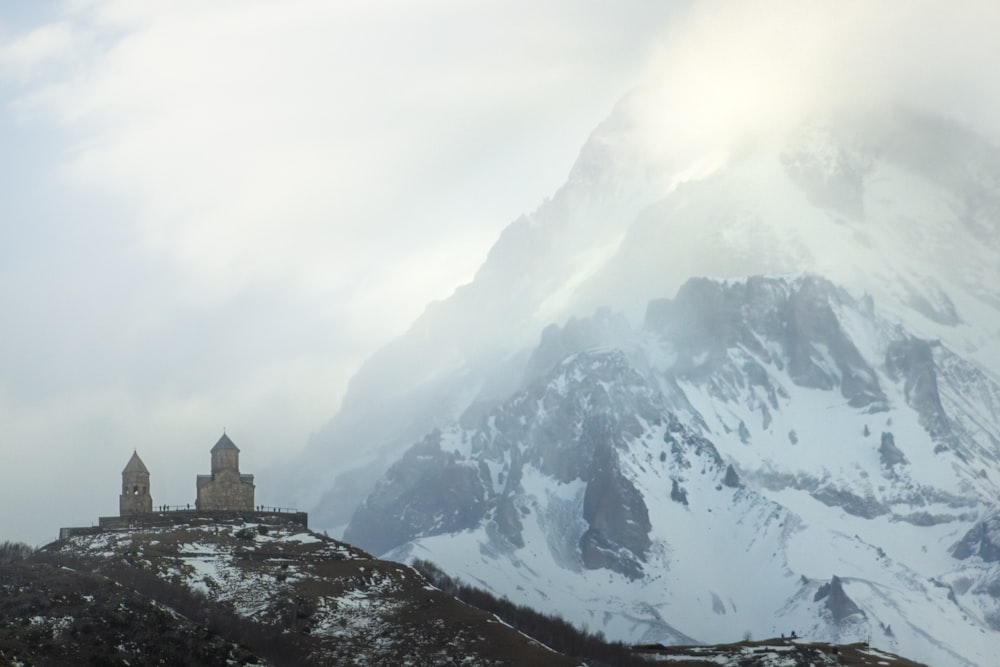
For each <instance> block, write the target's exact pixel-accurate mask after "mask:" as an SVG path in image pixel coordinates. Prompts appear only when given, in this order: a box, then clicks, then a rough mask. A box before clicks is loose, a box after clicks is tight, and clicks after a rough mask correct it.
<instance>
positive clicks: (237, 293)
mask: <svg viewBox="0 0 1000 667" xmlns="http://www.w3.org/2000/svg"><path fill="white" fill-rule="evenodd" d="M680 4H681V3H679V2H674V3H670V2H662V1H656V0H626V1H621V0H619V1H616V2H613V3H611V2H607V3H597V2H577V1H575V0H560V1H556V2H546V3H537V2H528V1H523V0H504V1H503V2H466V1H465V0H423V1H421V2H410V1H404V0H366V1H365V2H341V1H334V2H331V1H329V0H280V1H270V0H234V1H226V0H216V1H213V2H208V1H204V0H191V1H185V0H162V1H155V0H144V1H143V2H134V1H132V0H70V1H67V2H31V3H25V2H20V1H19V0H0V206H2V208H0V231H2V237H0V312H2V318H3V319H2V322H3V328H2V331H3V336H2V345H0V425H2V426H0V457H2V458H0V505H2V507H3V512H2V516H0V539H22V540H27V541H29V542H32V543H39V542H44V541H46V540H48V539H49V538H51V537H54V536H55V534H56V532H57V529H58V528H59V526H60V525H79V524H83V525H89V523H90V522H91V521H93V520H95V519H96V517H97V515H98V514H109V513H110V514H114V513H117V502H118V500H117V493H118V485H119V483H120V471H121V468H122V467H123V466H124V464H125V463H126V462H127V460H128V457H129V456H130V455H131V453H132V449H133V448H137V449H138V450H139V452H140V455H141V456H142V457H143V459H144V460H145V462H146V463H147V465H148V466H149V467H150V469H151V471H152V473H153V478H152V490H153V494H154V501H155V502H157V503H186V502H191V501H193V499H194V476H195V474H197V473H204V472H207V468H208V463H209V458H208V449H209V448H210V447H211V446H212V445H213V444H214V442H215V440H216V439H217V438H218V437H219V435H220V434H221V432H222V429H223V427H226V428H227V429H228V433H229V434H230V435H231V436H232V438H233V439H234V440H235V441H236V443H237V444H238V445H239V446H240V447H241V448H242V449H243V458H242V463H243V466H242V467H243V468H244V470H245V471H248V472H258V473H259V472H260V471H261V470H262V469H266V468H267V466H269V465H271V463H273V462H274V461H275V460H276V459H277V458H278V457H279V456H281V455H283V454H286V453H289V452H295V451H298V450H300V449H301V448H302V447H303V446H304V445H305V444H306V442H307V440H308V437H309V435H310V433H311V432H313V431H315V430H317V429H318V428H319V427H320V426H321V425H322V424H323V423H324V422H325V421H326V420H327V419H329V418H330V417H331V416H332V415H333V414H334V412H335V410H336V408H337V405H338V402H339V400H340V397H341V395H342V393H343V391H344V388H345V386H346V383H347V380H348V379H349V377H350V375H351V373H352V371H353V370H354V369H355V368H356V367H357V366H358V365H359V363H360V362H361V361H362V360H363V359H364V358H365V357H366V356H367V355H368V354H370V353H371V352H372V351H374V350H375V349H376V348H377V347H378V346H380V345H382V344H384V343H385V342H386V341H387V340H389V339H390V338H391V337H393V336H395V335H398V334H399V333H401V332H402V331H404V330H405V328H406V327H407V325H408V324H409V323H410V322H411V321H412V320H413V319H414V318H415V317H416V315H417V314H418V313H419V312H420V311H421V310H422V309H423V307H424V306H425V305H426V304H427V302H428V301H430V300H432V299H435V298H442V297H445V296H447V295H448V294H450V293H451V291H452V290H453V289H454V288H455V287H456V286H457V285H459V284H461V283H463V282H466V281H468V280H469V279H470V278H471V276H472V274H473V273H474V271H475V269H476V268H477V267H478V265H479V263H480V262H481V261H482V259H483V258H484V257H485V255H486V252H487V250H488V249H489V246H490V244H491V243H492V241H493V240H494V239H495V238H496V236H497V234H498V233H499V231H500V229H501V228H502V227H503V226H504V225H505V224H507V223H509V222H510V221H511V220H513V219H514V218H516V217H517V216H518V215H520V214H521V213H523V212H526V211H530V210H532V209H534V208H535V207H536V206H537V205H538V204H539V203H540V202H541V201H542V199H543V198H544V197H546V196H549V195H551V194H552V193H553V192H554V191H555V190H556V188H557V187H558V186H559V185H560V184H561V183H562V181H563V180H564V178H565V176H566V174H567V173H568V171H569V168H570V166H571V165H572V162H573V160H574V158H575V156H576V154H577V152H578V151H579V149H580V147H581V145H582V144H583V142H584V141H585V139H586V137H587V135H588V134H589V132H590V131H591V130H592V129H593V128H594V126H596V124H597V123H598V122H600V120H602V118H603V117H604V116H606V115H607V113H608V112H609V111H610V109H611V107H612V106H613V104H614V103H615V101H616V100H617V99H618V98H619V97H620V96H622V95H623V94H624V93H625V92H626V91H627V90H628V89H629V88H630V87H631V86H633V85H635V84H636V83H637V77H638V75H639V71H640V69H641V67H642V66H643V63H645V62H647V61H648V59H649V57H650V53H651V50H652V48H653V43H654V41H655V39H656V37H657V35H658V34H660V33H661V32H662V30H663V27H664V25H666V24H667V23H668V16H669V15H670V13H671V11H673V8H674V7H675V6H679V5H680ZM268 495H269V494H268V489H267V486H266V480H264V479H260V478H259V479H258V497H259V499H260V500H263V501H265V502H266V501H267V500H268ZM12 508H32V509H31V511H30V512H12V511H10V510H11V509H12Z"/></svg>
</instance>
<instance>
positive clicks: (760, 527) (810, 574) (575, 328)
mask: <svg viewBox="0 0 1000 667" xmlns="http://www.w3.org/2000/svg"><path fill="white" fill-rule="evenodd" d="M613 321H616V318H615V317H614V316H612V315H610V314H609V313H608V312H606V311H602V312H599V313H597V314H596V315H595V316H594V318H593V320H589V321H588V320H575V321H574V322H573V323H572V324H571V325H570V326H569V327H568V331H561V330H558V329H550V330H548V331H546V333H545V335H544V336H543V338H542V341H541V343H540V345H539V347H538V349H536V350H535V351H534V352H533V354H532V355H531V357H530V358H532V359H534V360H536V363H535V364H534V366H533V368H534V370H533V371H532V372H529V373H527V374H526V379H525V383H526V384H525V386H524V388H523V389H521V390H520V391H518V392H516V393H515V394H514V395H513V396H512V397H511V398H510V399H509V400H507V401H504V402H502V403H500V404H499V405H497V406H495V407H493V408H489V409H483V408H482V407H480V406H477V407H475V408H473V409H471V410H469V411H468V412H467V413H466V414H465V415H464V416H463V417H462V419H460V420H458V421H457V422H456V423H455V424H453V425H452V426H450V427H448V428H444V429H441V430H439V431H436V432H435V433H433V434H432V435H431V436H428V437H427V438H424V439H423V440H422V441H421V442H419V443H418V444H417V445H414V446H413V447H412V448H411V449H410V450H409V451H407V453H406V454H405V455H404V456H403V457H402V458H401V459H400V460H399V461H398V462H397V463H395V464H394V465H393V466H392V467H391V468H390V470H389V472H388V473H387V475H386V477H385V478H384V479H383V480H382V481H381V482H380V483H379V484H378V486H377V487H376V489H375V491H374V492H373V493H372V494H370V495H369V497H368V498H367V499H366V501H365V502H364V503H363V504H362V505H361V507H360V508H359V509H358V510H357V511H356V513H355V515H354V518H353V520H352V522H351V524H350V526H349V528H348V530H347V536H348V537H349V539H353V540H358V541H359V542H360V543H361V544H368V545H375V546H376V547H377V548H378V549H379V550H389V552H390V553H391V554H392V555H394V557H399V558H405V557H409V556H411V555H412V556H420V557H423V558H428V557H429V558H431V559H433V560H438V561H440V562H441V563H442V565H444V566H445V567H447V568H448V569H450V570H452V571H454V572H456V573H464V576H466V577H468V578H469V579H470V580H473V581H476V582H479V583H481V584H486V585H488V586H490V587H491V588H493V589H494V590H495V591H496V592H498V593H502V594H506V595H512V596H518V595H519V596H521V597H523V598H526V599H527V600H528V601H530V603H531V604H537V605H539V606H541V607H542V608H546V609H550V610H551V611H553V612H556V613H566V614H569V615H570V617H571V618H573V619H574V620H576V621H577V622H579V623H581V624H587V625H588V626H589V625H592V624H594V623H597V624H598V625H599V626H600V627H602V628H604V629H605V631H606V632H608V633H609V634H612V636H618V637H621V638H624V639H628V640H633V641H640V640H641V641H646V640H651V639H655V640H656V641H683V640H686V639H691V638H695V639H699V640H705V641H719V640H721V639H722V638H724V637H726V634H725V632H726V630H725V628H729V630H728V632H729V633H730V635H729V636H730V637H731V636H738V635H739V633H740V632H742V631H743V630H746V628H747V627H750V628H752V629H753V630H754V632H755V633H761V634H764V635H766V634H772V633H774V634H776V632H775V631H776V630H779V629H780V627H781V625H786V626H788V627H796V628H800V629H803V630H804V629H806V628H808V629H809V631H810V632H811V633H813V635H815V636H816V637H817V638H820V639H825V640H830V641H845V640H849V639H851V638H852V637H854V636H855V635H858V636H860V635H859V634H858V633H862V634H863V633H865V632H867V629H866V628H867V627H868V626H869V625H870V624H872V623H875V622H877V623H881V624H883V625H884V626H886V627H892V628H893V634H892V635H891V636H890V635H888V634H886V635H884V636H883V638H882V639H881V640H880V641H881V642H882V643H884V644H886V646H887V647H890V648H891V647H895V648H898V647H899V646H901V645H903V644H904V642H908V644H907V645H908V646H913V647H914V648H913V651H914V655H917V656H918V657H921V656H922V659H924V660H928V661H929V662H931V663H933V664H963V661H964V660H971V661H972V662H974V663H975V662H981V658H977V657H976V656H977V655H979V656H982V655H985V653H984V652H985V651H986V650H987V649H986V644H984V643H983V640H982V639H976V640H975V641H973V643H972V644H971V645H970V646H971V648H969V646H965V645H957V644H956V642H955V641H953V640H951V639H949V638H948V637H947V636H943V635H941V634H940V631H939V630H937V623H939V622H940V623H944V626H943V627H949V632H958V635H959V636H962V637H966V638H976V637H981V636H982V635H981V634H977V633H981V631H982V630H984V629H989V630H988V631H989V632H993V631H994V630H993V629H992V625H991V622H990V621H989V620H987V621H985V622H984V624H979V623H978V622H977V621H975V620H969V619H970V618H972V617H970V616H966V617H965V620H964V621H963V622H962V623H959V624H958V625H959V626H961V627H960V628H959V629H957V630H956V628H955V622H954V621H952V620H949V621H947V622H945V621H944V620H943V619H944V618H945V617H947V618H951V615H952V614H953V611H949V609H954V608H955V606H956V605H961V606H965V605H974V606H976V607H980V608H982V609H983V610H984V612H986V613H987V618H989V617H988V612H989V610H990V609H994V608H995V607H996V605H997V603H998V602H1000V598H998V597H997V596H996V595H995V594H994V593H995V591H993V588H991V585H992V581H993V580H992V579H989V577H988V576H987V574H988V573H985V572H984V571H983V567H987V566H988V564H989V563H991V562H992V561H991V559H992V558H993V556H994V554H993V551H992V550H993V548H994V547H993V546H992V543H991V540H992V538H991V535H992V533H991V532H990V531H991V530H992V527H991V526H992V524H991V523H989V521H990V520H989V519H987V520H984V521H982V522H980V523H977V524H975V526H974V527H972V528H971V529H970V526H971V525H972V522H974V521H976V518H977V516H978V515H979V514H981V513H984V512H986V511H987V510H988V509H989V508H990V507H991V506H992V504H993V503H995V502H996V498H997V497H1000V485H998V481H1000V479H998V478H997V477H996V475H995V473H993V474H991V473H990V472H987V471H988V470H995V466H994V464H995V461H996V456H997V455H998V454H1000V449H998V448H997V442H996V439H995V436H994V435H993V433H995V432H1000V431H997V430H996V429H997V428H998V427H1000V410H996V409H994V408H995V407H996V406H995V404H993V403H992V402H990V401H991V399H990V400H986V401H985V402H982V401H978V400H976V401H973V400H972V397H970V396H968V395H967V394H965V393H964V392H965V390H966V387H967V386H969V383H970V382H973V378H975V380H974V382H973V384H974V386H978V387H980V388H983V389H984V390H985V395H986V396H987V397H990V396H996V395H997V394H996V392H997V387H996V385H995V384H993V383H991V382H989V381H988V379H987V378H986V377H985V376H982V375H977V374H976V373H975V372H972V370H971V369H972V367H971V366H969V365H968V364H965V362H961V361H960V360H958V359H957V358H956V356H955V354H954V352H953V351H951V350H949V349H947V348H946V347H944V346H943V345H942V344H941V343H940V342H937V341H927V340H924V339H921V338H919V337H917V336H915V335H913V334H912V333H910V332H907V331H906V330H905V329H903V328H902V327H900V326H898V325H895V324H891V323H890V322H888V321H887V320H885V319H883V318H882V317H881V316H880V315H879V314H878V312H877V308H876V304H875V303H874V302H873V300H872V299H871V298H855V297H852V296H851V295H850V294H849V293H848V292H847V291H846V290H844V289H843V288H840V287H837V286H836V285H834V284H833V283H831V282H829V281H827V280H825V279H823V278H820V277H817V276H802V277H797V278H768V277H752V278H749V279H746V280H742V281H739V280H730V281H711V280H705V279H695V280H692V281H690V282H689V283H687V284H685V285H684V286H683V287H682V288H681V289H680V290H679V291H678V294H677V296H676V297H675V298H673V299H669V300H667V299H661V300H656V301H654V302H651V303H650V304H649V307H648V309H647V314H646V319H645V324H644V326H643V327H642V328H641V329H638V330H634V331H630V332H629V333H628V334H627V335H625V334H624V333H623V331H622V330H621V329H620V328H615V333H614V335H613V339H614V340H615V341H617V342H616V343H615V344H598V345H597V346H594V345H593V343H595V341H596V342H600V341H601V340H602V338H601V335H605V336H606V338H604V339H603V340H608V339H609V338H612V336H610V335H607V334H606V332H607V331H608V330H609V329H610V328H611V327H609V326H608V323H609V322H613ZM581 332H604V334H601V335H590V334H582V333H581ZM578 348H581V349H578ZM554 350H555V351H557V353H558V354H563V355H564V358H563V359H562V360H561V361H560V362H558V363H555V364H552V363H551V359H553V358H554V357H555V356H558V354H557V353H556V352H554ZM963 364H964V366H965V370H964V371H962V372H958V371H957V368H958V366H963ZM542 368H547V370H546V371H544V372H542V371H541V370H540V369H542ZM972 423H977V424H979V425H980V426H981V427H982V428H980V429H979V430H978V431H974V430H972V429H970V428H968V425H969V424H972ZM838 515H839V516H840V517H841V518H840V519H837V520H835V521H834V520H831V517H834V516H838ZM851 535H853V537H849V536H851ZM963 535H964V537H963ZM955 542H957V543H958V546H956V547H955V549H954V551H953V553H954V556H952V555H951V554H950V553H949V551H948V547H949V546H950V544H952V543H955ZM861 554H868V555H867V556H862V555H861ZM959 559H965V560H968V561H970V562H971V561H975V563H983V566H980V565H977V564H973V565H969V566H965V565H963V564H962V563H960V562H959ZM967 568H971V569H972V570H974V571H975V572H977V573H978V574H977V576H978V577H979V580H978V584H976V585H972V584H971V583H970V582H968V581H967V580H969V579H970V577H971V575H970V574H968V573H965V574H963V575H959V572H960V571H964V570H966V569H967ZM602 572H603V573H606V574H605V575H601V574H600V573H602ZM944 572H951V573H952V574H950V575H948V576H949V577H952V578H953V579H954V580H955V581H958V580H959V579H961V582H960V583H963V585H962V586H955V585H954V583H942V577H941V574H942V573H944ZM750 573H752V574H750ZM609 577H610V578H609ZM984 577H985V578H984ZM944 579H945V580H948V577H945V578H944ZM949 581H950V580H949ZM904 582H905V586H906V588H907V590H910V591H911V593H909V594H907V595H906V596H904V597H900V596H899V595H898V594H896V593H894V592H893V591H894V590H895V589H894V587H896V586H902V585H904ZM602 598H607V600H608V601H606V602H602V603H599V604H595V602H594V601H595V600H599V599H602ZM566 600H570V602H569V603H568V604H567V602H566ZM914 605H915V606H914ZM917 607H919V608H920V609H921V611H920V613H919V615H918V614H914V613H913V609H915V608H917ZM925 614H927V615H926V616H925ZM942 615H943V616H942ZM930 618H933V619H936V620H933V621H930V620H918V619H930ZM741 624H742V626H745V627H743V630H737V629H736V628H739V627H741ZM772 626H773V627H772ZM800 631H802V630H800ZM985 636H986V637H989V635H985ZM963 641H964V640H963ZM970 641H972V639H970ZM969 656H971V657H969ZM930 658H933V659H930Z"/></svg>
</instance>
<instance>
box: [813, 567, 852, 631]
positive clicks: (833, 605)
mask: <svg viewBox="0 0 1000 667" xmlns="http://www.w3.org/2000/svg"><path fill="white" fill-rule="evenodd" d="M813 600H814V601H819V600H825V602H824V603H823V604H824V606H825V607H826V609H827V610H829V612H830V615H831V616H833V620H834V622H835V623H843V622H844V621H845V620H846V619H848V618H850V617H851V616H854V615H855V614H860V615H862V616H863V615H864V612H863V611H862V610H861V608H860V607H858V605H857V604H855V603H854V600H852V599H851V598H850V597H849V596H848V595H847V593H846V592H845V591H844V583H843V581H842V580H841V579H840V577H838V576H836V575H834V576H833V578H832V579H830V582H829V583H826V584H823V585H822V586H820V587H819V590H817V591H816V595H815V596H814V597H813Z"/></svg>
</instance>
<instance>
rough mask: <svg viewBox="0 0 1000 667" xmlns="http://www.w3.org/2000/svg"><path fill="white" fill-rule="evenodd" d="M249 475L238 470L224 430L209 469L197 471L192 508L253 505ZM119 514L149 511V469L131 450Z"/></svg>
mask: <svg viewBox="0 0 1000 667" xmlns="http://www.w3.org/2000/svg"><path fill="white" fill-rule="evenodd" d="M254 489H255V487H254V483H253V475H244V474H242V473H241V472H240V449H239V447H237V446H236V445H235V444H234V443H233V441H232V440H230V439H229V436H228V435H226V434H225V433H223V434H222V437H221V438H219V441H218V442H217V443H215V446H214V447H212V473H211V474H210V475H198V479H197V491H198V496H197V499H196V500H195V505H194V506H195V509H198V510H238V511H246V510H253V509H254ZM118 510H119V512H118V513H119V516H123V517H127V516H135V515H137V514H148V513H150V512H152V511H153V497H152V495H151V494H150V492H149V469H148V468H146V464H145V463H143V462H142V459H140V458H139V454H138V452H132V458H130V459H129V460H128V463H127V464H126V465H125V469H124V470H122V493H121V495H120V496H119V497H118Z"/></svg>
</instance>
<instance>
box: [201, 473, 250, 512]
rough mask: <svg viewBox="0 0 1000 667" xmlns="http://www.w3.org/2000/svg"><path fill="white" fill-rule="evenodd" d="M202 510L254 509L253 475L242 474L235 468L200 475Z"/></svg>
mask: <svg viewBox="0 0 1000 667" xmlns="http://www.w3.org/2000/svg"><path fill="white" fill-rule="evenodd" d="M197 486H198V500H197V501H196V502H195V505H196V507H197V508H198V509H200V510H252V509H253V508H254V484H253V475H241V474H239V473H238V472H236V471H235V470H231V469H229V470H221V471H219V472H217V473H214V474H212V475H198V485H197Z"/></svg>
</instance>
